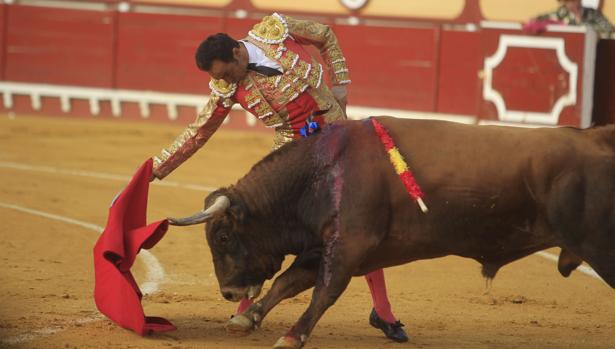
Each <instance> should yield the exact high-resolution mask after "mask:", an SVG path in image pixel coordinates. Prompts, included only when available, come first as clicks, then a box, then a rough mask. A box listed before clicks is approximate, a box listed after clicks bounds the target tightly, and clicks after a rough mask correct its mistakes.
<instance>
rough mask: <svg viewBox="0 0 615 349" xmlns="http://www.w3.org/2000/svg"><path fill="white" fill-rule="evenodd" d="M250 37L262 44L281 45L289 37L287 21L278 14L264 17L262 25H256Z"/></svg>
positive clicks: (250, 32)
mask: <svg viewBox="0 0 615 349" xmlns="http://www.w3.org/2000/svg"><path fill="white" fill-rule="evenodd" d="M248 35H249V36H250V37H251V38H253V39H255V40H257V41H260V42H264V43H267V44H279V43H281V42H282V41H284V40H285V39H286V38H287V37H288V25H287V24H286V20H285V19H284V18H283V17H282V16H280V15H279V14H277V13H274V14H272V15H271V16H266V17H264V18H263V19H262V20H261V21H260V23H257V24H256V25H254V27H253V28H252V30H250V31H249V32H248Z"/></svg>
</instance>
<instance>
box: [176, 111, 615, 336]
mask: <svg viewBox="0 0 615 349" xmlns="http://www.w3.org/2000/svg"><path fill="white" fill-rule="evenodd" d="M377 120H378V121H379V122H380V123H381V124H382V125H384V127H385V128H386V129H388V130H389V133H390V135H391V137H392V138H393V139H394V140H395V142H396V143H397V147H398V149H399V151H400V153H401V154H404V155H405V156H406V157H407V159H408V163H409V165H410V168H411V169H412V170H413V172H414V177H415V178H416V181H417V182H418V184H419V185H420V186H421V187H422V190H423V192H424V194H425V196H424V200H425V203H426V204H427V206H428V207H429V211H428V212H427V213H423V212H421V210H420V209H419V208H418V206H417V205H416V204H415V203H414V202H413V201H412V200H411V199H410V197H409V196H408V193H407V192H406V190H405V188H404V186H403V185H402V183H401V181H400V179H399V177H398V176H397V174H396V173H395V171H394V169H393V166H392V164H391V163H390V161H389V158H388V156H387V154H386V153H385V151H384V149H383V147H382V145H381V144H380V141H379V139H378V137H377V136H376V135H375V134H374V129H373V126H372V123H370V122H369V121H366V120H363V121H342V122H339V123H335V124H333V125H331V126H329V127H328V128H326V129H325V130H323V131H322V132H321V133H319V134H317V135H315V136H313V137H309V138H306V139H301V140H297V141H295V142H292V143H290V144H287V145H285V146H284V147H282V148H281V149H279V150H277V151H275V152H273V153H271V154H269V155H268V156H266V157H265V158H264V159H263V160H261V161H260V162H259V163H257V164H256V165H255V166H254V167H253V168H252V169H251V170H250V172H249V173H248V174H247V175H246V176H244V177H243V178H242V179H240V180H239V181H238V182H237V183H236V184H235V185H233V186H230V187H227V188H222V189H219V190H217V191H215V192H213V193H211V194H210V195H209V196H208V197H207V198H206V200H205V207H206V209H204V210H203V211H200V212H198V213H196V214H195V215H193V216H191V217H187V218H179V219H174V218H170V221H171V224H175V225H189V224H198V223H203V222H207V224H206V229H205V230H206V238H207V242H208V244H209V247H210V249H211V254H212V256H213V263H214V269H215V273H216V277H217V279H218V282H219V286H220V290H221V292H222V295H223V296H224V298H226V299H228V300H231V301H238V300H240V299H241V298H242V297H244V296H250V297H256V296H258V294H259V293H260V290H261V286H262V285H263V282H264V281H265V280H267V279H270V278H272V277H273V276H274V275H275V274H276V273H277V272H278V271H279V270H280V268H281V263H282V260H283V259H284V257H285V256H286V255H295V256H297V257H296V259H295V261H294V262H293V264H292V265H291V266H290V267H289V268H288V269H287V270H285V271H284V272H283V273H282V274H280V275H279V276H278V277H277V278H276V279H275V280H274V282H273V284H272V286H271V289H270V290H269V292H268V293H267V294H266V295H265V296H264V297H263V298H262V299H260V300H259V301H258V302H256V303H254V304H253V305H252V306H251V307H250V308H249V309H248V310H247V311H246V312H245V313H244V314H242V315H238V316H236V317H235V318H233V319H232V320H231V321H230V323H229V324H228V327H229V329H231V330H235V331H237V330H243V331H250V330H252V329H254V328H257V327H258V326H259V325H260V324H261V322H262V320H263V318H264V317H265V316H266V315H267V313H268V312H269V311H270V310H271V309H272V308H273V307H274V306H275V305H276V304H277V303H279V302H280V301H281V300H283V299H285V298H288V297H292V296H295V295H296V294H298V293H300V292H302V291H304V290H306V289H308V288H311V287H314V290H313V294H312V300H311V303H310V304H309V306H308V308H307V310H306V311H305V312H304V313H303V314H302V315H301V317H300V318H299V320H298V321H297V322H296V323H295V325H294V326H293V327H292V328H291V329H290V330H289V331H288V333H287V334H286V335H285V336H283V337H281V338H280V339H279V340H278V341H277V342H276V344H275V345H274V347H275V348H300V347H302V346H303V345H304V344H305V342H306V339H307V338H308V336H309V335H310V333H311V331H312V330H313V328H314V326H315V325H316V323H317V321H318V320H319V318H320V317H321V316H322V315H323V313H324V312H325V310H326V309H327V308H328V307H330V306H331V305H332V304H334V302H335V301H336V299H337V298H338V297H339V296H340V295H341V294H342V292H343V291H344V290H345V288H346V287H347V285H348V283H349V281H350V279H351V278H352V277H353V276H358V275H364V274H366V273H368V272H370V271H372V270H375V269H377V268H385V267H390V266H395V265H400V264H404V263H408V262H412V261H416V260H421V259H429V258H437V257H443V256H447V255H457V256H462V257H467V258H472V259H474V260H476V261H478V262H479V263H481V264H482V273H483V275H484V276H485V277H487V278H493V277H495V275H496V273H497V271H498V270H499V269H500V268H501V267H502V266H504V265H506V264H508V263H510V262H513V261H515V260H518V259H520V258H523V257H525V256H528V255H530V254H532V253H534V252H537V251H539V250H543V249H546V248H550V247H555V246H559V247H561V248H562V254H561V256H560V261H559V264H558V268H559V271H560V273H561V274H562V275H564V276H568V275H569V274H570V272H572V271H573V270H574V269H575V268H576V267H577V266H579V264H581V262H582V261H586V262H587V263H589V265H591V266H592V267H593V268H594V269H595V270H596V272H597V273H598V274H599V275H600V276H601V277H602V278H603V279H604V281H606V283H607V284H608V285H610V286H611V287H614V288H615V126H605V127H600V128H594V129H587V130H580V129H576V128H539V129H524V128H513V127H497V126H475V125H462V124H456V123H449V122H444V121H428V120H402V119H396V118H392V117H378V118H377Z"/></svg>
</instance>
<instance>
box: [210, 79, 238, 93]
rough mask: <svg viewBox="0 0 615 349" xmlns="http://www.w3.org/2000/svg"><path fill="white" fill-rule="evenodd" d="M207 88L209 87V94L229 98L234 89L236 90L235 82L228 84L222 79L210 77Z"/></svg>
mask: <svg viewBox="0 0 615 349" xmlns="http://www.w3.org/2000/svg"><path fill="white" fill-rule="evenodd" d="M209 88H211V94H213V95H214V96H218V97H222V98H231V97H232V96H233V95H234V94H235V91H237V84H229V83H228V82H226V81H224V80H222V79H219V80H216V79H211V80H210V81H209Z"/></svg>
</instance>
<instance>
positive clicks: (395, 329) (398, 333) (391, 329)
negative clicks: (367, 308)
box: [369, 308, 408, 343]
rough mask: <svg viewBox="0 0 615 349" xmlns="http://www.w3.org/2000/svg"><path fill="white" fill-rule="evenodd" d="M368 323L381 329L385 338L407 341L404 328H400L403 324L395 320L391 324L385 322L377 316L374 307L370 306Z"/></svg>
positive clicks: (399, 341) (401, 341) (400, 341)
mask: <svg viewBox="0 0 615 349" xmlns="http://www.w3.org/2000/svg"><path fill="white" fill-rule="evenodd" d="M369 324H370V325H372V326H373V327H375V328H379V329H381V330H382V332H384V335H385V336H387V338H389V339H392V340H394V341H396V342H398V343H403V342H407V341H408V335H407V334H406V331H404V329H403V328H402V327H404V324H402V323H401V322H399V321H395V323H392V324H390V323H388V322H385V321H384V320H382V319H381V318H380V316H378V314H377V313H376V309H373V308H372V313H371V314H369Z"/></svg>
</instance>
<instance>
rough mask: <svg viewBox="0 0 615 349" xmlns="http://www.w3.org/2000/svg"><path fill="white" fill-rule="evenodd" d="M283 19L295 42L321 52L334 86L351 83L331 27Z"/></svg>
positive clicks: (293, 19)
mask: <svg viewBox="0 0 615 349" xmlns="http://www.w3.org/2000/svg"><path fill="white" fill-rule="evenodd" d="M283 18H284V20H285V21H286V24H287V25H288V32H289V34H290V35H291V36H292V37H293V38H294V39H295V41H297V42H298V43H300V44H302V45H305V44H310V45H314V46H316V47H317V48H318V49H319V50H320V55H321V56H322V59H323V61H324V63H325V65H326V67H327V73H328V75H329V78H330V80H331V83H332V84H333V85H334V86H335V85H346V84H349V83H350V77H349V75H348V66H347V65H346V58H344V54H343V53H342V49H341V48H340V45H339V44H338V42H337V38H336V37H335V34H334V33H333V30H332V29H331V28H330V27H329V26H327V25H324V24H321V23H318V22H313V21H308V20H299V19H295V18H292V17H288V16H283Z"/></svg>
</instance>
